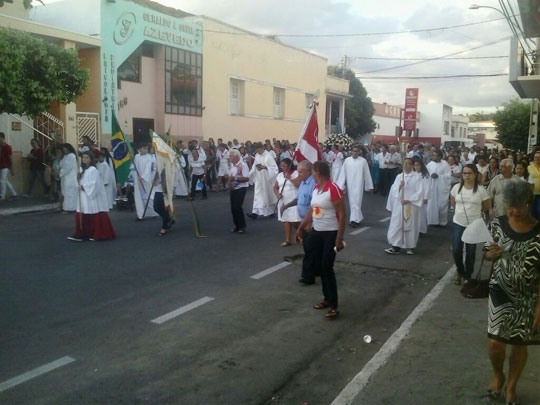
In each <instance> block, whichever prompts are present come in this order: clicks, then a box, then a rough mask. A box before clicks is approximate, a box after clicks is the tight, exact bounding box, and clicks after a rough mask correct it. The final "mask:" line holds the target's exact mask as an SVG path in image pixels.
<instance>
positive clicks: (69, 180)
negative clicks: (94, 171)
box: [59, 143, 79, 213]
mask: <svg viewBox="0 0 540 405" xmlns="http://www.w3.org/2000/svg"><path fill="white" fill-rule="evenodd" d="M62 151H63V153H64V157H63V158H62V160H61V161H60V174H59V176H60V187H61V189H62V196H63V198H64V201H63V204H62V209H63V212H64V213H68V212H73V211H75V210H76V209H77V199H78V197H77V194H78V187H79V186H78V184H77V167H78V164H77V155H76V154H75V149H74V148H73V146H71V144H69V143H65V144H64V145H62Z"/></svg>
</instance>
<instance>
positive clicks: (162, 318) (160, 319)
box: [150, 297, 214, 325]
mask: <svg viewBox="0 0 540 405" xmlns="http://www.w3.org/2000/svg"><path fill="white" fill-rule="evenodd" d="M213 300H214V298H212V297H203V298H201V299H199V300H197V301H193V302H192V303H191V304H187V305H184V306H183V307H180V308H178V309H175V310H174V311H171V312H169V313H167V314H165V315H161V316H160V317H158V318H156V319H152V320H151V321H150V322H153V323H157V324H158V325H161V324H162V323H164V322H167V321H169V320H171V319H173V318H176V317H177V316H180V315H182V314H185V313H186V312H188V311H191V310H192V309H195V308H197V307H200V306H201V305H204V304H206V303H207V302H210V301H213Z"/></svg>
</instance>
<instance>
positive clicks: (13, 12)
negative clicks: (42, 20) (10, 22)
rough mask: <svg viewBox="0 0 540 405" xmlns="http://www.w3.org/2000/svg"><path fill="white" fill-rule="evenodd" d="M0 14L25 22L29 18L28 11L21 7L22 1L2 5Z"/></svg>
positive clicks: (17, 0) (16, 0)
mask: <svg viewBox="0 0 540 405" xmlns="http://www.w3.org/2000/svg"><path fill="white" fill-rule="evenodd" d="M0 14H5V15H9V16H10V17H15V18H21V19H23V20H27V19H28V18H29V13H28V10H26V9H25V8H24V7H23V5H22V0H15V2H13V4H11V3H4V6H3V7H0Z"/></svg>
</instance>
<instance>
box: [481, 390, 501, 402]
mask: <svg viewBox="0 0 540 405" xmlns="http://www.w3.org/2000/svg"><path fill="white" fill-rule="evenodd" d="M500 396H501V391H493V390H487V392H486V393H485V394H484V395H482V396H481V397H480V399H487V400H490V401H496V400H497V399H499V397H500Z"/></svg>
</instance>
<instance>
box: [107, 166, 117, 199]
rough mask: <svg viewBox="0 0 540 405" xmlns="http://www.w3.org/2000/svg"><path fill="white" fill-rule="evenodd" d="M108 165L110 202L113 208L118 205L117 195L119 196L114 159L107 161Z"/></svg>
mask: <svg viewBox="0 0 540 405" xmlns="http://www.w3.org/2000/svg"><path fill="white" fill-rule="evenodd" d="M107 165H108V166H109V189H108V192H109V201H110V204H111V208H112V206H114V205H115V204H116V195H117V194H118V189H117V188H116V174H115V171H114V163H113V161H112V159H109V160H107Z"/></svg>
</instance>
